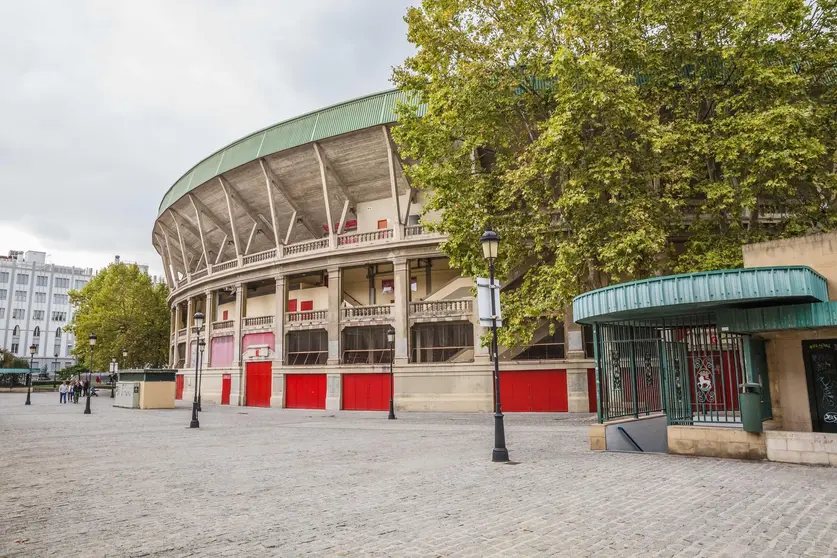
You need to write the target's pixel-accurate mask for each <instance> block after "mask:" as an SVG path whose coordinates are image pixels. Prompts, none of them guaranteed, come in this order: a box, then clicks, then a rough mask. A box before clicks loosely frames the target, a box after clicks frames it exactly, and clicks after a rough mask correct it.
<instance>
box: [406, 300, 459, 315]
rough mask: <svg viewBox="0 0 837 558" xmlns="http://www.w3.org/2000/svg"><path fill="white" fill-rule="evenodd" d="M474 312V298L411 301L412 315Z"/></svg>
mask: <svg viewBox="0 0 837 558" xmlns="http://www.w3.org/2000/svg"><path fill="white" fill-rule="evenodd" d="M473 312H474V299H473V298H457V299H452V300H424V301H419V302H411V303H410V316H432V317H437V316H461V315H471V314H473Z"/></svg>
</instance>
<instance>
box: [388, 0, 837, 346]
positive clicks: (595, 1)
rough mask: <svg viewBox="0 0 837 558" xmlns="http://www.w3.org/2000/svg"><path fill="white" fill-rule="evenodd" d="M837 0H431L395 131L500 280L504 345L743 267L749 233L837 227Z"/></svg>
mask: <svg viewBox="0 0 837 558" xmlns="http://www.w3.org/2000/svg"><path fill="white" fill-rule="evenodd" d="M835 6H837V2H835V0H759V1H758V2H755V1H750V0H743V1H742V0H678V1H676V2H673V1H671V0H643V1H641V2H639V1H630V0H424V2H423V3H422V5H421V7H416V8H412V9H410V10H409V11H408V13H407V16H406V18H405V20H406V22H407V24H408V26H409V39H410V41H411V42H412V43H414V44H415V45H416V47H417V52H416V54H415V55H414V56H412V57H410V58H408V59H407V60H406V61H405V62H404V64H403V65H402V66H400V67H398V68H396V69H395V70H394V74H393V79H394V81H395V83H396V84H397V85H398V86H399V87H400V88H401V89H402V90H405V91H407V92H409V93H410V94H411V95H412V97H413V101H414V103H420V104H424V105H426V111H425V114H423V115H422V116H421V117H419V116H418V115H417V111H416V110H415V105H414V104H404V105H402V106H400V107H399V109H398V111H399V119H400V122H401V125H400V126H398V127H396V128H395V130H394V136H395V139H396V141H397V142H398V143H399V144H400V147H401V150H402V154H403V156H404V159H405V160H407V161H410V162H412V163H413V164H411V165H409V166H408V168H407V174H408V176H409V177H410V179H411V181H412V182H411V183H412V185H413V186H414V187H417V188H419V189H422V190H426V191H428V193H429V196H430V199H429V202H428V203H427V204H426V205H425V208H424V209H425V211H434V212H435V211H440V212H441V217H440V221H439V222H438V223H437V224H436V225H435V228H436V229H437V230H439V231H440V232H443V233H445V234H446V235H448V240H447V242H445V244H444V246H443V249H444V251H445V252H446V253H447V254H448V255H449V256H450V258H451V262H452V263H453V264H454V265H455V266H457V267H459V268H460V269H462V270H463V272H464V273H467V274H482V273H485V264H484V262H483V261H482V258H481V255H480V248H479V245H478V244H479V243H478V238H479V236H480V234H481V232H482V231H483V230H484V228H485V227H486V226H487V225H489V224H491V225H493V226H494V227H495V229H497V230H498V231H499V232H500V234H501V236H502V238H503V242H502V245H501V254H500V259H499V261H498V271H499V273H500V275H501V276H509V275H510V274H511V273H512V271H513V270H518V269H521V270H522V269H527V271H526V272H525V273H524V274H523V275H522V276H521V277H520V278H519V279H518V280H517V281H516V282H515V287H516V288H514V289H509V290H508V292H505V293H504V308H503V310H504V321H505V326H506V327H504V328H503V330H502V333H501V335H502V339H501V341H502V342H503V343H504V344H507V345H518V344H521V343H524V342H527V341H528V340H529V339H530V337H531V335H532V333H533V331H534V329H535V328H536V327H537V324H538V322H539V320H540V319H541V318H542V317H543V316H549V317H554V318H562V317H563V309H564V308H565V306H566V305H567V304H569V303H570V302H571V300H572V298H573V296H575V295H577V294H579V293H580V292H583V291H585V290H589V289H591V288H597V287H601V286H605V285H607V284H610V283H613V282H616V281H624V280H629V279H636V278H642V277H647V276H649V275H652V274H654V273H656V272H689V271H698V270H706V269H712V268H726V267H736V266H740V265H741V263H742V262H741V253H740V245H741V244H742V243H746V242H753V241H760V240H766V239H771V238H777V237H788V236H794V235H800V234H805V233H808V232H811V231H825V230H830V229H832V228H833V227H834V225H835V222H837V176H835V166H836V165H837V155H836V153H837V139H835V138H837V119H835V116H836V115H837V114H835V108H837V77H835V68H834V62H835V61H837V47H835V44H837V41H835V31H837V8H836V7H835Z"/></svg>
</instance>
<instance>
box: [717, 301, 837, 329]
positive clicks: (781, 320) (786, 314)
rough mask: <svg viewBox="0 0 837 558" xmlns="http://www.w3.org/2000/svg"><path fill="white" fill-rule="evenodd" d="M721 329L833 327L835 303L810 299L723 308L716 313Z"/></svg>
mask: <svg viewBox="0 0 837 558" xmlns="http://www.w3.org/2000/svg"><path fill="white" fill-rule="evenodd" d="M717 317H718V325H719V326H720V327H721V328H722V329H723V330H724V331H732V332H735V333H756V332H759V331H775V330H779V329H805V328H814V327H834V326H837V302H814V303H810V304H791V305H786V306H769V307H767V308H745V309H741V308H739V309H731V308H724V309H722V310H719V311H718V312H717Z"/></svg>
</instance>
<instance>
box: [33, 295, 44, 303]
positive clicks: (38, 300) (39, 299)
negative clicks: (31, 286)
mask: <svg viewBox="0 0 837 558" xmlns="http://www.w3.org/2000/svg"><path fill="white" fill-rule="evenodd" d="M35 302H46V293H35Z"/></svg>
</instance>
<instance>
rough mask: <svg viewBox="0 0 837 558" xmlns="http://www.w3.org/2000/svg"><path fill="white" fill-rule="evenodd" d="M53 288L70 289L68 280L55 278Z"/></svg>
mask: <svg viewBox="0 0 837 558" xmlns="http://www.w3.org/2000/svg"><path fill="white" fill-rule="evenodd" d="M55 286H56V287H57V288H59V289H68V288H69V287H70V280H69V279H67V278H66V277H56V278H55Z"/></svg>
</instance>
